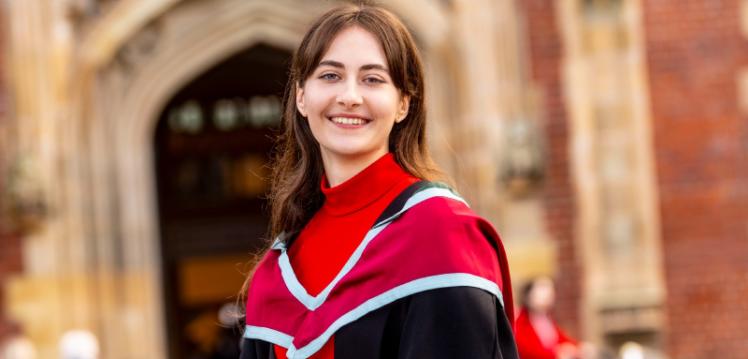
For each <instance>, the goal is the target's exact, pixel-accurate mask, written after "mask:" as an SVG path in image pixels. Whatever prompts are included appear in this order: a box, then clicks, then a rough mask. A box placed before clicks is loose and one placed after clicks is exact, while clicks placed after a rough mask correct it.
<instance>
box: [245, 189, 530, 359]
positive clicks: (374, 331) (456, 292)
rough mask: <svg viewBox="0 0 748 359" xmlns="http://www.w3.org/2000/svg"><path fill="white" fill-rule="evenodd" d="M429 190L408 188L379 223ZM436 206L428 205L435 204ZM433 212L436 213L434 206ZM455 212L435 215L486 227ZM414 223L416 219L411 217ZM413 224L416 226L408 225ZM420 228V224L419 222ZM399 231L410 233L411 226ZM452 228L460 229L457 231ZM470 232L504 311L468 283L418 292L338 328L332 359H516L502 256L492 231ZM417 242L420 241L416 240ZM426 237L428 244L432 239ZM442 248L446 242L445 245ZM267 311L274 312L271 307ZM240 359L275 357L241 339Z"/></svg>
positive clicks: (268, 348)
mask: <svg viewBox="0 0 748 359" xmlns="http://www.w3.org/2000/svg"><path fill="white" fill-rule="evenodd" d="M434 186H435V185H434V184H432V183H428V182H419V183H417V184H414V185H413V186H411V187H410V188H408V189H406V190H405V191H404V192H403V193H402V194H401V195H400V196H398V198H397V199H395V201H393V203H392V204H391V205H390V206H389V207H388V209H387V210H385V212H384V213H383V214H382V216H381V217H380V219H383V221H386V220H384V219H387V218H389V219H388V221H398V220H399V221H409V219H408V217H407V216H403V215H402V208H403V206H404V205H405V203H406V201H408V200H409V199H410V198H411V197H414V196H415V194H417V193H419V192H420V191H423V190H425V189H429V188H433V187H434ZM438 201H439V200H437V202H431V203H432V204H433V203H440V202H438ZM444 203H445V205H447V206H451V207H453V203H452V202H449V201H444ZM437 207H438V208H441V207H440V206H438V205H437ZM451 207H450V209H448V210H447V212H449V213H451V211H452V210H453V209H452V208H451ZM416 208H417V207H416ZM398 210H400V212H398ZM411 211H413V210H411ZM459 211H463V212H464V213H468V214H467V215H463V216H461V217H454V218H451V217H445V216H444V215H441V217H440V218H441V219H445V218H446V219H447V220H449V221H450V223H454V222H455V221H458V220H464V219H465V218H468V217H470V218H472V219H470V220H471V221H472V220H477V221H478V222H476V223H480V226H484V227H485V226H490V225H488V224H487V222H485V221H483V220H480V219H479V218H478V217H474V215H472V214H470V213H471V212H470V211H469V209H467V208H466V207H464V208H462V207H461V208H460V209H459ZM392 213H400V214H398V215H396V216H394V217H392V216H390V214H392ZM401 217H402V218H401ZM473 217H474V218H473ZM393 218H394V219H393ZM420 218H423V216H420ZM460 218H462V219H460ZM416 220H419V219H418V218H416ZM377 222H380V221H377ZM392 223H395V222H392ZM401 224H402V223H401ZM413 225H414V226H416V225H419V224H417V223H414V224H413ZM420 225H423V223H421V224H420ZM426 226H427V227H440V226H442V227H445V228H446V227H447V226H446V225H444V224H443V223H442V224H440V223H438V222H434V223H426ZM375 227H376V225H375ZM405 228H411V226H406V227H405ZM458 228H461V227H459V226H458ZM470 228H472V229H473V232H472V233H473V235H475V234H474V233H483V234H478V236H479V237H483V236H485V237H484V238H485V239H487V241H486V242H485V243H489V242H490V243H491V246H483V247H481V248H484V249H482V251H485V250H488V251H496V254H497V255H498V258H499V262H500V265H499V266H500V267H501V268H500V270H501V272H502V273H501V275H502V276H503V279H499V278H497V279H496V280H497V281H503V287H504V295H503V296H501V295H499V296H498V297H501V298H504V299H503V300H506V301H507V305H508V306H509V307H508V308H503V307H502V305H503V303H502V300H500V299H498V298H497V294H496V293H491V292H489V291H486V290H484V289H481V288H479V287H473V286H470V285H469V284H468V285H465V286H463V285H459V284H457V285H455V286H449V287H444V288H434V289H428V290H422V291H418V292H415V293H413V294H410V295H407V296H405V297H401V298H400V299H396V300H394V301H392V302H389V303H388V304H386V305H383V306H381V307H378V308H377V309H375V310H373V311H371V312H368V313H366V314H365V315H363V316H362V317H359V318H358V319H356V320H355V321H352V322H350V323H348V324H346V325H344V326H342V327H340V328H339V329H338V330H337V331H336V332H335V335H334V340H335V344H334V354H335V358H336V359H368V358H371V359H374V358H408V359H411V358H413V359H415V358H419V359H420V358H435V359H439V358H444V359H447V358H454V359H457V358H470V359H499V358H500V359H514V358H518V357H519V356H518V354H517V348H516V344H515V340H514V334H513V325H512V324H511V322H510V320H509V317H510V316H512V315H511V313H513V308H512V302H511V297H512V295H511V282H510V279H509V276H508V268H507V267H506V255H505V254H504V251H503V247H502V246H501V243H500V240H499V239H498V235H496V234H495V232H494V231H493V229H492V228H481V229H480V231H478V230H477V229H475V227H472V226H471V227H470ZM419 233H426V232H419ZM436 233H437V234H434V233H431V234H430V235H431V236H434V235H436V236H439V234H438V233H440V230H439V229H437V230H436ZM418 237H419V238H426V237H423V236H420V235H419V236H418ZM411 238H413V237H411ZM428 238H432V239H433V238H435V237H428ZM438 242H439V241H436V242H435V243H438ZM478 242H482V240H478ZM444 243H449V241H448V242H444ZM485 248H488V249H485ZM458 250H460V249H458ZM429 252H431V253H439V249H436V250H433V251H432V250H429ZM445 252H446V251H445ZM476 261H477V259H476ZM250 290H251V289H250ZM256 298H258V299H257V300H259V301H263V299H262V298H267V297H262V296H261V297H256ZM272 303H276V302H272V300H271V301H270V302H268V303H266V305H268V306H271V307H273V304H272ZM257 308H262V307H257ZM264 308H268V307H267V306H266V307H264ZM258 310H259V309H258ZM271 310H274V309H272V308H271ZM248 312H249V310H248ZM261 313H262V311H260V312H258V311H257V310H255V311H253V314H254V315H255V316H258V315H260V316H261V315H262V314H261ZM240 358H241V359H270V358H276V356H275V352H274V350H273V344H272V343H271V342H269V341H265V340H262V339H258V338H256V337H255V338H253V337H250V336H247V335H245V337H244V338H243V339H242V354H241V357H240Z"/></svg>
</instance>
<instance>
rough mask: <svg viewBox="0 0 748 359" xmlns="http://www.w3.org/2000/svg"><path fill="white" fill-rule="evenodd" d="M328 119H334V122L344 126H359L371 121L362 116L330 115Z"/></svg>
mask: <svg viewBox="0 0 748 359" xmlns="http://www.w3.org/2000/svg"><path fill="white" fill-rule="evenodd" d="M328 119H329V120H330V121H332V123H334V124H336V125H338V126H339V127H342V128H358V127H361V126H364V125H366V124H367V123H369V122H371V121H370V120H366V119H363V118H360V117H342V116H335V117H328Z"/></svg>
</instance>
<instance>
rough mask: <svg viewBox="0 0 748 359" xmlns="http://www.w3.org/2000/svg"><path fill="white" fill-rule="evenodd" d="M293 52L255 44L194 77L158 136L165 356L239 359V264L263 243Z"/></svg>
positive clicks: (171, 105) (164, 117) (242, 267)
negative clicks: (272, 161)
mask: <svg viewBox="0 0 748 359" xmlns="http://www.w3.org/2000/svg"><path fill="white" fill-rule="evenodd" d="M289 59H290V54H289V53H288V52H286V51H284V50H280V49H276V48H273V47H270V46H266V45H258V46H254V47H252V48H249V49H247V50H245V51H242V52H241V53H238V54H236V55H234V56H232V57H231V58H229V59H227V60H225V61H224V62H222V63H221V64H219V65H217V66H215V67H213V68H212V69H210V70H208V71H206V72H205V73H204V74H202V75H200V76H199V77H197V78H196V79H194V80H193V81H192V82H191V83H189V84H187V85H186V86H185V87H184V88H183V89H181V90H180V91H179V93H177V94H176V95H175V96H174V97H173V98H172V99H171V100H170V101H169V103H168V104H167V106H166V108H165V109H164V111H163V112H162V113H161V116H160V119H159V122H158V126H157V129H156V138H155V153H156V167H157V168H156V173H157V182H158V207H159V220H160V229H161V249H162V256H163V268H162V269H163V273H164V277H163V280H164V297H165V301H166V302H165V311H166V322H167V329H168V341H169V343H168V347H169V356H170V357H171V358H186V359H197V358H201V359H202V358H211V359H213V358H236V357H238V343H239V340H240V337H241V329H240V325H241V323H235V322H234V321H233V319H232V318H234V316H233V314H235V312H236V309H237V308H236V306H234V303H235V301H236V294H237V293H238V292H239V290H240V288H241V285H242V282H243V279H244V278H243V275H242V273H241V272H242V270H244V271H246V270H248V268H245V265H244V264H245V263H247V262H248V261H249V260H250V253H252V252H256V251H258V250H260V249H261V248H262V247H263V246H264V245H265V243H266V241H267V238H266V229H267V225H268V212H267V205H266V201H265V195H266V194H267V190H268V176H269V168H268V164H269V160H270V159H269V155H270V150H271V146H272V138H273V136H274V135H275V134H276V132H277V127H278V125H279V123H280V114H281V99H282V92H283V88H284V87H285V84H286V81H287V66H288V62H289Z"/></svg>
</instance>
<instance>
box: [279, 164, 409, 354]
mask: <svg viewBox="0 0 748 359" xmlns="http://www.w3.org/2000/svg"><path fill="white" fill-rule="evenodd" d="M417 181H418V178H416V177H413V176H411V175H409V174H408V173H406V172H405V171H404V170H403V169H402V168H401V167H400V166H399V165H398V164H397V163H396V162H395V159H394V157H393V155H392V154H391V153H388V154H386V155H384V156H382V157H381V158H379V159H378V160H376V161H375V162H374V163H372V164H371V165H369V167H366V168H365V169H364V170H363V171H361V172H359V173H358V174H356V175H355V176H353V177H352V178H350V179H349V180H347V181H345V182H343V183H341V184H340V185H338V186H335V187H332V188H330V187H329V186H328V184H327V180H326V179H325V178H323V179H322V184H321V186H322V193H323V194H324V195H325V203H324V204H323V205H322V208H321V209H320V210H319V211H318V212H317V213H316V214H315V215H314V217H312V219H311V220H310V221H309V223H308V224H307V225H306V227H304V230H302V231H301V233H300V234H299V237H298V238H297V239H296V240H295V241H294V243H293V245H292V246H291V247H290V248H289V250H288V255H289V258H290V260H291V266H292V267H293V269H294V273H295V274H296V275H297V277H298V279H299V281H300V282H301V285H303V286H304V288H305V289H306V291H307V292H308V293H309V294H310V295H313V296H314V295H317V294H319V293H320V292H321V291H322V290H323V289H325V287H326V286H327V284H329V283H330V282H331V281H332V280H333V278H335V275H337V274H338V272H339V271H340V269H341V268H342V267H343V265H344V264H345V262H346V261H347V260H348V258H349V257H350V256H351V254H352V253H353V251H355V250H356V247H358V245H359V244H360V243H361V240H363V239H364V236H365V235H366V232H368V231H369V229H371V227H372V226H373V225H374V221H376V220H377V218H378V217H379V215H380V214H382V211H384V209H385V208H386V207H387V205H389V204H390V202H392V200H394V199H395V197H397V195H398V194H400V192H402V191H403V190H404V189H405V188H407V187H408V186H410V185H411V184H413V183H415V182H417ZM334 339H335V337H334V336H333V337H331V338H330V340H329V341H328V342H327V343H326V344H325V346H324V347H322V349H320V351H318V352H317V353H315V354H314V355H312V356H311V358H310V359H331V358H333V357H334V341H335V340H334ZM274 347H275V348H274V349H275V355H276V356H277V357H278V358H286V350H285V349H284V348H282V347H280V346H277V345H276V346H274Z"/></svg>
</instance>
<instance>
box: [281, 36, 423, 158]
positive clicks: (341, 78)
mask: <svg viewBox="0 0 748 359" xmlns="http://www.w3.org/2000/svg"><path fill="white" fill-rule="evenodd" d="M408 101H409V99H408V98H407V97H403V96H401V95H400V91H399V90H398V89H397V88H396V87H395V85H394V83H393V82H392V78H391V77H390V74H389V69H388V68H387V61H386V58H385V56H384V51H383V50H382V46H381V44H380V43H379V40H377V38H375V37H374V36H373V35H372V34H371V33H369V32H368V31H366V30H364V29H362V28H360V27H357V26H352V27H348V28H346V29H344V30H341V31H340V32H339V33H338V34H337V35H336V36H335V38H334V39H333V41H332V43H331V44H330V47H329V49H328V50H327V52H326V53H325V54H324V55H323V56H322V60H321V61H320V64H319V66H318V67H317V68H316V69H315V70H314V71H313V72H312V75H311V76H309V78H307V79H306V82H305V84H304V87H303V88H299V89H298V90H297V93H296V105H297V108H298V110H299V112H300V113H301V114H302V115H303V116H304V117H306V119H307V121H309V127H310V128H311V130H312V134H313V135H314V138H315V139H316V140H317V142H319V145H320V150H321V152H322V159H323V161H325V163H326V164H329V163H331V162H337V161H341V160H342V161H362V162H367V163H371V162H373V161H374V160H376V159H377V158H379V157H381V156H382V155H384V154H385V153H387V152H388V151H389V149H388V139H389V135H390V132H391V131H392V127H393V126H394V124H395V123H396V122H400V121H402V120H403V119H404V118H405V116H406V115H407V109H408Z"/></svg>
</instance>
